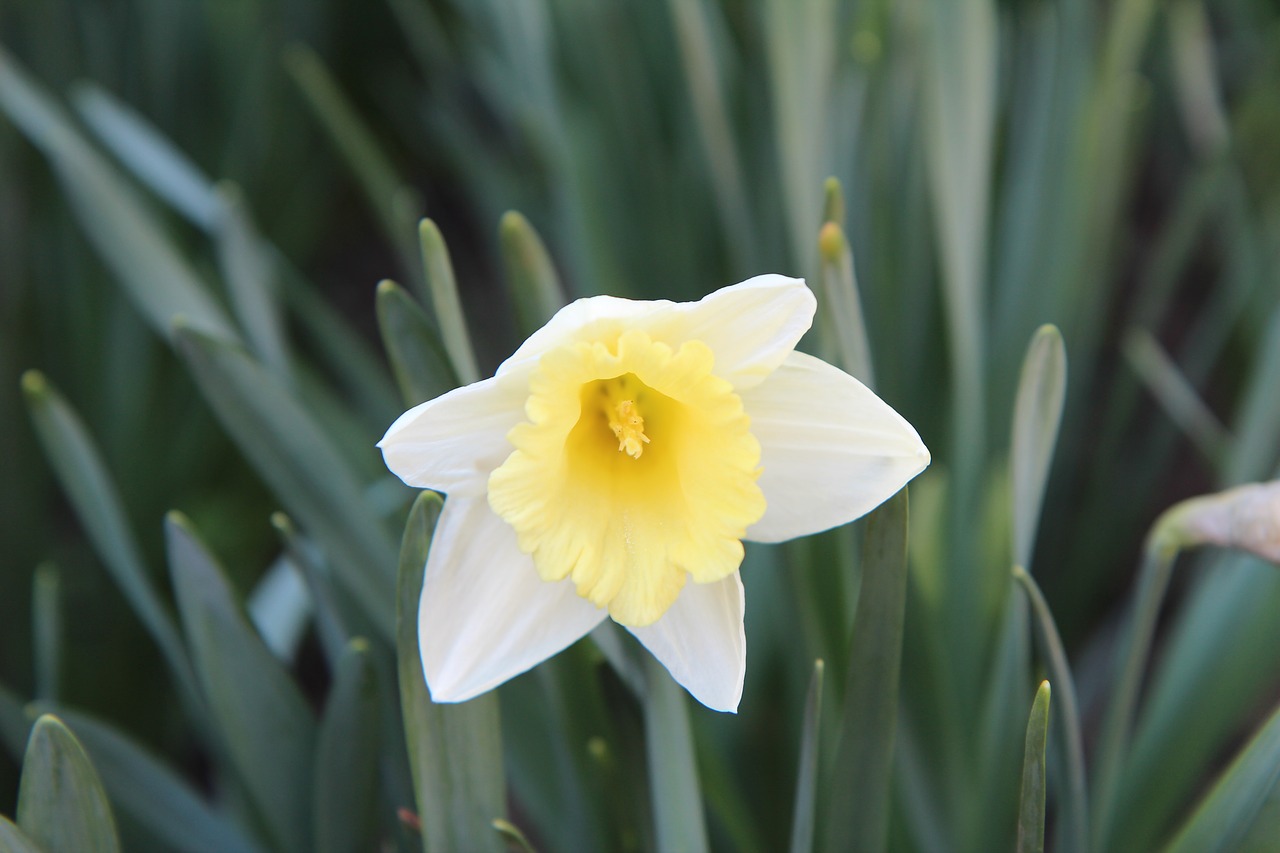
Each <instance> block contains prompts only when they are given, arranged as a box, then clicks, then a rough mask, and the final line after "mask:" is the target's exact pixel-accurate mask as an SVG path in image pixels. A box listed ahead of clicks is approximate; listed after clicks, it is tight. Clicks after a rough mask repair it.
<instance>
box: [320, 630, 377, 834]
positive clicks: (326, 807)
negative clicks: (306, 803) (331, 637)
mask: <svg viewBox="0 0 1280 853" xmlns="http://www.w3.org/2000/svg"><path fill="white" fill-rule="evenodd" d="M378 723H379V717H378V685H377V680H376V677H375V675H374V671H373V666H372V664H371V662H370V660H369V643H368V641H366V640H364V639H360V638H357V639H354V640H352V641H351V642H350V643H349V644H348V645H347V651H346V653H345V654H344V655H343V656H342V658H341V659H339V661H338V666H337V670H336V671H335V672H334V676H333V689H332V690H331V691H330V693H329V699H328V701H327V702H326V703H325V709H324V717H323V719H321V721H320V741H319V745H318V749H317V753H316V779H315V785H316V788H315V800H314V813H315V818H314V822H315V839H316V850H317V851H318V853H344V851H350V853H357V851H361V850H368V849H369V848H370V847H372V846H375V842H374V840H373V830H374V826H375V821H374V818H375V805H376V803H377V790H378Z"/></svg>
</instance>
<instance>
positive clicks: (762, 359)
mask: <svg viewBox="0 0 1280 853" xmlns="http://www.w3.org/2000/svg"><path fill="white" fill-rule="evenodd" d="M814 310H815V302H814V298H813V294H812V293H810V291H809V289H808V287H807V286H806V285H805V283H804V282H803V281H801V280H799V279H791V278H785V277H782V276H777V275H765V276H759V277H757V278H753V279H751V280H749V281H745V282H743V283H741V284H738V285H734V286H732V287H726V288H724V289H722V290H718V291H716V292H714V293H712V294H710V295H709V296H707V297H706V298H704V299H702V300H701V301H698V302H688V303H674V302H667V301H656V302H639V301H633V300H628V299H618V298H614V297H609V296H596V297H591V298H589V299H580V300H578V301H577V302H574V303H573V304H571V305H568V306H567V307H565V308H564V309H562V310H561V311H560V312H558V313H557V314H556V315H555V316H554V317H553V318H551V321H550V322H548V323H547V325H545V326H544V327H542V328H541V329H539V330H538V331H537V332H535V333H534V334H533V336H532V337H530V338H529V339H528V340H527V341H525V343H524V344H523V345H522V346H521V347H520V348H519V349H518V350H516V352H515V354H514V355H512V356H511V357H510V358H508V359H507V360H506V361H505V362H504V363H503V364H502V365H501V366H500V367H499V368H498V372H497V374H496V375H495V376H494V377H493V378H491V379H485V380H482V381H480V382H476V383H474V384H472V385H467V386H465V387H462V388H458V389H456V390H454V391H450V392H449V393H447V394H444V395H443V396H441V397H437V398H436V399H434V400H431V401H429V402H426V403H423V404H422V405H420V406H417V407H415V408H413V409H410V410H409V411H408V412H406V413H405V414H404V415H402V416H401V417H400V418H399V419H398V420H397V421H396V422H395V423H394V424H392V426H391V428H390V429H389V430H388V431H387V434H386V436H385V437H383V439H382V441H381V442H380V443H379V447H381V448H382V452H383V455H384V457H385V459H386V464H387V467H388V468H390V469H391V470H392V471H393V472H395V473H396V474H397V475H399V476H400V478H401V479H403V480H404V481H405V482H406V483H408V484H409V485H411V486H417V487H422V488H430V489H436V490H438V491H441V492H444V493H446V495H447V500H446V501H445V505H444V510H443V512H442V513H441V516H440V520H439V522H438V525H437V527H436V531H435V537H434V540H433V542H432V546H431V551H430V556H429V557H428V558H427V565H426V575H425V577H424V580H423V587H422V601H421V604H420V607H419V632H418V636H419V640H420V644H421V652H422V664H423V669H424V671H425V674H426V680H427V684H428V686H429V687H430V690H431V695H432V697H433V698H434V699H435V700H436V701H437V702H457V701H462V700H465V699H470V698H471V697H473V696H476V695H477V694H480V693H483V692H484V691H486V690H490V689H492V688H493V687H496V686H497V685H499V684H501V683H503V682H504V681H506V680H507V679H509V678H512V677H513V676H515V675H518V674H519V673H521V672H524V671H525V670H527V669H529V668H530V667H532V666H534V665H535V664H537V663H539V662H541V661H543V660H545V659H546V658H548V657H550V656H551V655H554V654H556V653H557V652H559V651H560V650H561V649H564V648H565V647H567V646H568V645H570V644H571V643H573V642H574V641H575V640H577V639H579V638H580V637H582V636H583V635H584V634H586V633H587V632H589V631H590V630H592V629H593V628H594V627H595V626H596V625H598V624H599V623H600V622H601V621H602V620H604V619H605V618H612V619H613V620H614V621H615V622H617V623H619V624H621V625H623V626H624V627H626V628H627V630H629V631H630V632H631V633H632V634H633V635H635V637H636V638H637V639H638V640H639V641H640V642H641V643H643V644H644V645H645V646H646V647H647V648H648V649H649V651H650V652H652V653H653V654H654V655H655V656H656V657H657V658H658V660H660V661H661V662H662V663H663V664H664V665H665V666H666V668H667V669H668V670H669V671H670V672H671V674H672V676H673V677H674V678H675V679H676V680H677V681H678V682H680V684H682V685H684V687H685V688H686V689H687V690H688V691H689V692H690V693H692V694H693V695H694V696H695V697H696V698H697V699H698V700H700V701H701V702H702V703H703V704H704V705H706V706H708V707H710V708H714V709H717V710H724V711H734V710H736V709H737V706H738V702H739V699H740V697H741V695H742V682H743V676H744V673H745V670H746V640H745V635H744V632H743V625H742V616H743V588H742V581H741V579H740V578H739V574H738V568H739V565H740V564H741V562H742V556H743V550H742V540H743V539H750V540H753V541H756V542H780V541H783V540H786V539H791V538H793V537H796V536H805V535H808V534H811V533H817V532H819V531H821V530H826V529H828V528H830V527H834V526H836V525H839V524H844V523H845V522H848V521H851V520H853V519H855V518H858V517H859V516H861V515H863V514H865V513H867V512H868V511H870V510H871V509H873V508H874V507H876V506H877V505H878V504H880V503H881V502H882V501H884V500H885V499H886V498H888V497H890V496H891V495H893V494H894V493H895V492H897V491H898V490H899V489H901V488H902V486H903V485H904V484H905V483H906V482H907V481H908V480H910V479H911V478H912V477H914V476H915V475H916V474H918V473H919V472H920V471H922V470H923V469H924V467H925V466H926V465H928V464H929V452H928V450H926V449H925V446H924V444H923V443H922V442H921V441H920V437H919V436H918V435H917V434H916V431H915V430H914V429H912V427H911V425H910V424H908V423H907V422H906V421H905V420H903V419H902V417H900V416H899V415H898V414H897V413H896V412H895V411H893V409H891V408H890V407H889V406H888V405H887V404H885V403H884V402H883V401H882V400H880V398H879V397H877V396H876V395H875V394H873V393H872V392H871V391H870V390H868V389H867V388H866V387H865V386H864V385H862V383H860V382H858V381H857V380H856V379H854V378H853V377H851V376H849V375H848V374H846V373H844V372H842V371H840V370H838V369H837V368H835V367H832V366H831V365H829V364H827V363H826V362H823V361H821V360H819V359H816V358H813V357H811V356H808V355H805V354H803V353H800V352H796V351H795V346H796V343H797V342H798V341H799V340H800V337H801V336H802V335H803V334H804V333H805V331H807V330H808V328H809V326H810V325H811V323H812V322H813V314H814Z"/></svg>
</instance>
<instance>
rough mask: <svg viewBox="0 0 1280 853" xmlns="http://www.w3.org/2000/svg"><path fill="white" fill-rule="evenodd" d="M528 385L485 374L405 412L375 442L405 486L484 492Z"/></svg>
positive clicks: (506, 448) (506, 451) (505, 451)
mask: <svg viewBox="0 0 1280 853" xmlns="http://www.w3.org/2000/svg"><path fill="white" fill-rule="evenodd" d="M527 397H528V387H527V386H525V387H524V388H523V389H522V388H521V387H520V385H519V383H518V382H513V381H499V380H498V379H485V380H483V381H481V382H476V383H474V384H472V385H466V386H464V387H462V388H455V389H454V390H452V391H450V392H449V393H447V394H444V395H442V396H440V397H436V398H435V399H434V400H428V401H427V402H425V403H422V404H421V405H418V406H415V407H413V408H412V409H410V410H409V411H407V412H405V413H404V414H403V415H401V416H400V417H399V418H397V419H396V422H395V423H393V424H392V425H391V428H390V429H388V430H387V434H386V435H384V436H383V437H382V441H380V442H378V447H380V448H382V456H383V459H384V460H385V461H386V464H387V467H388V468H390V469H391V471H392V472H393V473H394V474H396V475H397V476H398V477H400V479H402V480H404V481H405V482H406V483H408V484H409V485H410V486H416V487H418V488H429V489H437V490H439V491H442V492H448V493H451V494H455V495H470V496H476V495H481V494H484V490H485V488H486V486H487V484H488V479H489V474H490V472H491V471H493V469H494V468H497V467H498V466H499V465H501V464H502V463H503V462H504V461H506V458H507V456H509V455H510V454H511V451H512V449H513V448H512V447H511V445H510V443H509V442H508V441H507V433H508V432H510V431H511V428H512V427H514V426H515V425H516V424H517V423H519V422H520V421H522V420H524V403H525V400H526V399H527Z"/></svg>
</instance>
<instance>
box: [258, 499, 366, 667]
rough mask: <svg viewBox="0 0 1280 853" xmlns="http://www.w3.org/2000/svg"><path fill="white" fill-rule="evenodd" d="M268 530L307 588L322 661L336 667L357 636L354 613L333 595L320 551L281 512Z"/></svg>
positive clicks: (330, 581)
mask: <svg viewBox="0 0 1280 853" xmlns="http://www.w3.org/2000/svg"><path fill="white" fill-rule="evenodd" d="M271 526H272V527H274V528H275V529H276V532H277V533H279V534H280V538H281V539H282V540H283V541H284V547H285V553H286V554H287V555H288V557H289V562H291V563H292V564H293V566H294V571H296V572H299V573H300V574H301V575H302V577H303V579H304V581H305V582H306V585H307V591H308V594H309V596H310V598H311V601H312V603H313V606H314V608H315V622H316V631H317V633H318V634H319V636H320V645H321V646H323V647H324V654H325V658H326V659H327V660H328V661H329V665H330V666H336V665H337V663H338V659H339V658H341V657H342V655H343V653H344V652H345V651H346V648H347V641H348V640H350V639H351V638H352V637H354V636H356V635H357V633H358V632H356V631H353V630H352V629H351V627H350V624H349V623H350V622H351V621H352V616H353V613H352V611H353V610H354V608H353V607H351V606H350V604H349V603H348V605H347V606H346V607H344V606H343V600H342V599H341V598H340V597H339V596H337V595H336V594H335V589H334V584H333V580H332V578H330V577H329V574H328V572H327V571H326V570H325V568H324V562H323V559H322V556H321V554H320V549H319V548H318V547H317V546H316V544H315V543H314V542H311V541H310V540H308V539H306V538H304V537H303V536H302V535H301V534H299V533H298V531H297V529H296V528H295V527H294V526H293V521H292V520H290V518H289V516H287V515H285V514H284V513H283V512H276V513H272V515H271Z"/></svg>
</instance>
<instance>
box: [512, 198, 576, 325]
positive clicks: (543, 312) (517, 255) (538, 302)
mask: <svg viewBox="0 0 1280 853" xmlns="http://www.w3.org/2000/svg"><path fill="white" fill-rule="evenodd" d="M498 236H499V238H500V240H501V243H502V260H503V262H504V263H505V265H506V268H507V283H508V285H509V287H510V290H511V295H512V297H513V298H514V300H515V309H516V318H517V320H518V322H519V326H520V330H521V331H522V332H523V333H525V334H529V333H532V332H533V331H535V330H536V329H538V328H540V327H541V326H542V324H544V323H546V322H547V321H548V320H550V319H551V315H553V314H555V313H556V312H557V311H559V310H560V308H561V307H563V306H564V302H565V295H564V287H563V286H562V285H561V284H560V276H558V275H557V274H556V270H555V266H554V265H553V264H552V263H551V256H550V255H548V254H547V247H546V246H544V245H543V243H542V238H540V237H539V236H538V232H537V231H535V230H534V229H533V226H532V225H530V224H529V220H527V219H525V218H524V217H523V216H522V215H521V214H519V213H517V212H516V211H514V210H512V211H508V212H507V213H505V214H503V216H502V222H501V224H500V225H499V228H498Z"/></svg>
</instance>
